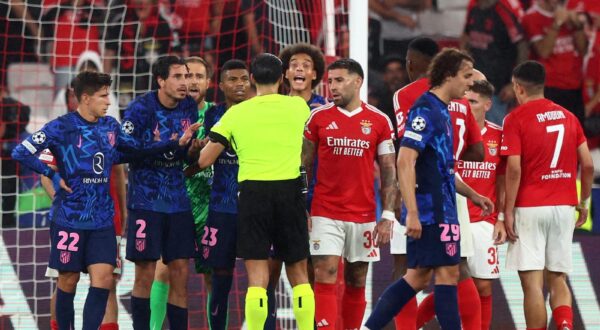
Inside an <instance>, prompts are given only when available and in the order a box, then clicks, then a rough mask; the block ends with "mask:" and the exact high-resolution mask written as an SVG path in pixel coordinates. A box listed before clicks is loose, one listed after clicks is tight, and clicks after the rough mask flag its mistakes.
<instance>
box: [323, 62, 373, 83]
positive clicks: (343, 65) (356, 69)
mask: <svg viewBox="0 0 600 330" xmlns="http://www.w3.org/2000/svg"><path fill="white" fill-rule="evenodd" d="M335 69H346V70H348V72H349V73H356V74H357V75H359V76H360V78H361V79H363V80H364V79H365V73H364V72H363V69H362V66H360V63H358V62H356V61H355V60H353V59H351V58H342V59H340V60H337V61H335V62H333V63H331V64H330V65H329V66H328V67H327V71H331V70H335Z"/></svg>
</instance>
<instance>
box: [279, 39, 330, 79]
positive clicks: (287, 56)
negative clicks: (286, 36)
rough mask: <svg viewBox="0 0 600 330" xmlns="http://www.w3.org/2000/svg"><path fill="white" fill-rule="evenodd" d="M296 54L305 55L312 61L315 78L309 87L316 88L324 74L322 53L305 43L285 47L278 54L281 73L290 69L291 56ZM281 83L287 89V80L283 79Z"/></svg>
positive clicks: (315, 47) (317, 48)
mask: <svg viewBox="0 0 600 330" xmlns="http://www.w3.org/2000/svg"><path fill="white" fill-rule="evenodd" d="M296 54H306V55H308V56H310V58H311V59H312V61H313V66H314V69H315V71H316V72H317V77H316V79H315V80H313V81H312V82H311V84H310V87H311V88H315V87H317V85H318V84H319V83H320V82H321V79H323V75H324V74H325V56H324V55H323V52H321V49H319V47H317V46H313V45H311V44H306V43H299V44H293V45H290V46H287V47H285V48H284V49H283V50H282V51H281V53H279V58H280V59H281V62H282V63H283V72H286V71H287V70H288V69H289V68H290V60H291V59H292V56H294V55H296ZM283 83H284V84H285V85H286V86H288V87H289V85H290V82H289V81H287V79H284V80H283Z"/></svg>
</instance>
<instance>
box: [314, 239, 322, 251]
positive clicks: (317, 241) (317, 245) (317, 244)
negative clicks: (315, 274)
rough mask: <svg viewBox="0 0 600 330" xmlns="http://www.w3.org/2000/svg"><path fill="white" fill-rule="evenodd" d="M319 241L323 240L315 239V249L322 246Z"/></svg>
mask: <svg viewBox="0 0 600 330" xmlns="http://www.w3.org/2000/svg"><path fill="white" fill-rule="evenodd" d="M319 242H321V240H314V241H313V249H314V250H315V251H316V250H318V249H319V248H320V247H321V245H320V244H319Z"/></svg>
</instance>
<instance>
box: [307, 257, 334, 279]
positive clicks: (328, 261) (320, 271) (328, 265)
mask: <svg viewBox="0 0 600 330" xmlns="http://www.w3.org/2000/svg"><path fill="white" fill-rule="evenodd" d="M338 262H339V259H338V258H335V257H332V256H312V263H313V266H314V269H315V281H316V282H319V283H335V281H336V279H337V271H338Z"/></svg>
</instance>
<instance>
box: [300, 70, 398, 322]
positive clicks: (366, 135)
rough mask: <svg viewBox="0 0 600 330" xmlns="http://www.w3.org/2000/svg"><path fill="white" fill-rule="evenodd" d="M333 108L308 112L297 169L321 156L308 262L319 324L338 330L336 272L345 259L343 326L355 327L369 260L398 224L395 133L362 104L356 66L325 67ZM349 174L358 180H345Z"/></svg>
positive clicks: (382, 116)
mask: <svg viewBox="0 0 600 330" xmlns="http://www.w3.org/2000/svg"><path fill="white" fill-rule="evenodd" d="M327 72H328V83H329V88H330V90H331V95H332V96H333V104H328V105H325V106H323V107H321V108H317V109H316V110H314V112H313V113H312V115H311V117H310V119H309V120H308V123H307V124H306V130H305V133H304V137H305V142H304V147H303V152H302V164H303V165H304V167H305V168H306V172H307V173H308V174H309V177H310V174H311V173H312V166H313V163H314V159H315V155H317V154H318V157H319V162H318V166H317V171H316V172H317V181H316V182H317V183H316V185H315V193H314V199H313V204H312V207H311V221H312V229H311V232H310V242H311V251H310V252H311V259H312V263H313V267H314V271H315V298H316V299H315V300H316V306H317V312H316V321H317V327H319V328H322V329H335V328H336V319H337V317H338V312H337V309H338V306H337V293H336V291H337V286H336V284H335V283H336V280H337V269H338V264H339V261H340V257H343V258H344V260H345V267H344V275H345V290H344V296H343V299H342V306H341V308H342V318H343V319H344V326H343V328H344V329H356V328H360V325H361V323H362V319H363V315H364V312H365V307H366V301H365V284H366V277H367V270H368V267H369V262H372V261H379V248H378V245H379V244H386V243H387V242H388V241H389V239H390V234H391V230H392V224H393V222H394V221H395V215H394V211H393V209H394V202H395V199H396V192H397V184H396V168H395V166H394V160H395V156H396V154H395V149H394V145H393V139H394V131H393V127H392V123H391V121H390V120H389V118H388V117H387V116H386V115H385V114H384V113H383V112H381V111H379V110H377V109H376V108H375V107H373V106H371V105H369V104H366V103H364V102H362V101H361V100H360V97H359V91H360V87H361V85H362V83H363V78H364V74H363V71H362V68H361V66H360V64H359V63H358V62H356V61H354V60H352V59H341V60H338V61H336V62H334V63H332V64H331V65H330V66H329V67H328V68H327ZM375 161H377V162H378V163H379V167H380V169H381V183H382V195H383V197H382V199H383V208H384V211H383V213H382V214H381V215H380V220H379V222H377V223H376V216H377V215H376V214H375V211H376V209H375V189H374V185H373V182H374V180H375V179H374V177H373V176H374V171H375V169H374V163H375ZM349 169H352V171H353V173H354V175H355V178H354V179H352V180H349V179H348V170H349Z"/></svg>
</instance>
